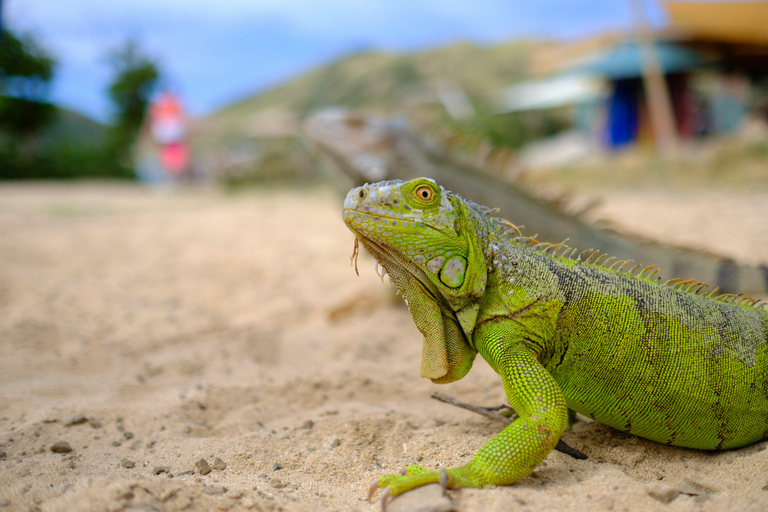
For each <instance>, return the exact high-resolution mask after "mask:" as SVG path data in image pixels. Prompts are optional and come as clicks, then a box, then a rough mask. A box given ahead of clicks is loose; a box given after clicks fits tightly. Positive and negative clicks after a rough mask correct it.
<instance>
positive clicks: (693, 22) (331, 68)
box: [0, 0, 768, 187]
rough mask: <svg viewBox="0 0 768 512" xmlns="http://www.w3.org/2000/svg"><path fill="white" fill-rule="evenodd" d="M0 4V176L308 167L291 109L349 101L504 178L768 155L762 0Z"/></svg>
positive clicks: (255, 175)
mask: <svg viewBox="0 0 768 512" xmlns="http://www.w3.org/2000/svg"><path fill="white" fill-rule="evenodd" d="M0 19H1V20H2V21H1V22H0V23H1V25H0V27H2V40H1V41H0V80H2V81H1V82H0V179H13V180H17V179H41V178H43V179H59V178H65V179H70V178H119V179H127V180H135V179H139V180H141V181H142V182H144V183H147V184H150V185H152V186H155V187H168V186H178V185H180V184H188V183H223V184H225V185H228V186H239V185H244V184H249V183H255V182H262V181H275V180H297V179H302V180H316V179H318V177H319V175H320V174H321V171H320V169H321V167H320V166H318V165H316V160H315V156H316V152H313V151H311V149H312V144H311V142H310V144H308V143H307V136H306V135H307V134H306V130H305V129H303V128H302V127H303V126H304V121H305V120H306V119H307V118H310V119H311V118H312V117H313V116H315V119H320V120H323V119H325V120H326V121H328V119H330V118H329V117H328V116H331V117H333V116H334V115H335V116H337V118H338V116H346V115H349V114H350V113H354V115H355V116H360V117H361V118H363V117H364V118H365V119H368V120H370V119H379V120H382V121H387V122H390V123H391V122H392V120H396V121H395V122H397V123H400V126H407V127H408V129H409V130H412V131H414V132H415V133H417V134H419V135H420V136H423V137H425V138H429V139H431V140H433V141H436V142H437V143H438V144H441V145H442V146H445V147H448V148H450V149H451V151H452V152H453V153H455V154H463V155H465V156H467V157H468V158H470V159H471V160H472V161H473V162H474V163H475V164H477V165H478V166H479V167H481V168H483V169H486V170H490V171H492V172H494V173H496V174H499V175H501V176H504V177H506V178H510V179H515V178H519V177H520V176H521V175H524V174H526V173H527V172H528V171H537V170H538V171H541V173H540V174H538V175H536V174H535V175H534V176H538V177H539V179H540V180H544V181H546V179H545V178H544V176H546V172H547V171H552V170H553V169H559V170H560V171H559V172H556V173H555V174H554V175H553V176H554V177H550V179H553V180H556V181H560V182H562V183H565V184H566V185H567V184H568V182H569V180H570V181H571V182H579V181H581V180H582V179H584V173H587V174H590V173H591V174H594V173H598V174H599V175H600V177H599V180H604V179H612V180H623V181H626V180H641V181H642V180H646V179H656V178H658V175H659V174H661V175H664V176H665V178H664V179H670V178H669V176H668V174H669V173H668V172H666V171H665V170H666V169H669V168H674V169H675V170H676V172H675V173H672V174H674V175H676V176H677V177H678V178H679V177H680V176H687V177H689V178H690V179H693V180H699V179H701V178H702V176H703V177H704V178H706V179H716V180H717V179H720V180H722V179H725V180H730V181H734V180H736V181H738V180H747V181H754V180H760V179H763V178H766V177H768V176H767V174H766V168H768V143H767V142H766V140H768V139H766V128H765V127H766V119H768V31H767V30H766V27H768V2H759V1H754V2H753V1H747V2H730V1H723V2H709V1H707V2H693V1H655V0H627V1H622V2H615V1H610V0H589V1H584V2H578V3H575V2H570V1H567V0H547V1H542V2H503V1H496V0H483V1H481V2H474V3H471V4H469V3H466V2H432V1H427V2H418V3H414V2H400V1H387V2H379V1H374V2H349V1H347V0H333V1H329V2H323V3H317V2H306V1H303V0H291V1H279V2H278V1H271V0H267V1H260V2H243V1H240V0H231V1H227V2H189V1H185V2H180V1H176V0H162V1H155V0H153V1H147V0H142V1H130V2H128V1H122V0H118V1H114V2H109V3H107V4H105V3H101V2H93V1H88V0H73V1H71V2H66V3H61V2H53V1H50V0H24V1H21V0H0ZM329 109H330V110H329ZM318 114H319V118H318V117H317V115H318ZM323 116H325V117H323ZM315 126H316V127H317V125H315ZM323 126H325V125H323ZM669 161H672V162H674V163H673V164H669V163H668V162H669ZM725 161H727V162H728V166H729V168H728V169H727V170H726V169H724V168H723V165H722V163H723V162H725ZM670 165H671V166H672V167H670ZM617 166H618V168H619V169H621V172H618V171H616V169H617ZM601 168H609V169H611V170H610V171H606V173H599V169H601ZM563 169H569V170H571V171H573V170H574V169H582V170H583V172H582V173H581V174H579V173H578V172H577V173H576V174H575V175H574V174H573V173H570V174H569V173H567V172H566V173H563V172H562V170H563ZM653 169H656V170H659V169H662V172H660V173H659V172H656V173H654V172H651V171H652V170H653ZM385 175H386V173H382V174H381V175H380V176H377V175H376V174H375V173H374V175H371V176H370V177H371V178H376V177H378V178H382V177H384V176H385ZM646 175H647V176H646ZM575 176H577V177H578V178H577V177H575ZM534 179H535V178H534ZM571 184H573V183H571Z"/></svg>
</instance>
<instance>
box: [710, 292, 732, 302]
mask: <svg viewBox="0 0 768 512" xmlns="http://www.w3.org/2000/svg"><path fill="white" fill-rule="evenodd" d="M731 297H734V295H733V294H732V293H724V294H722V295H718V296H717V297H715V300H719V301H722V302H728V299H729V298H731Z"/></svg>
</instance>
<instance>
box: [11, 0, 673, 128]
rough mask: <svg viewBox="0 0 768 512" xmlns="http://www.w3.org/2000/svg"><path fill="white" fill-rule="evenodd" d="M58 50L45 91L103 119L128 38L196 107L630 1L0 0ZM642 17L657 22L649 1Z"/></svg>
mask: <svg viewBox="0 0 768 512" xmlns="http://www.w3.org/2000/svg"><path fill="white" fill-rule="evenodd" d="M2 3H3V11H4V12H3V19H4V24H5V25H7V26H10V27H12V28H14V29H16V30H22V31H31V32H32V33H33V34H34V35H35V36H36V37H37V38H38V39H39V41H40V42H41V43H42V44H43V45H44V46H45V47H46V48H47V49H48V50H50V51H51V52H52V53H53V54H54V55H55V56H56V58H57V59H58V61H59V67H58V68H57V76H56V82H55V84H54V88H53V99H54V101H56V102H58V103H60V104H62V105H64V106H67V107H70V108H74V109H76V110H79V111H81V112H84V113H86V114H88V115H91V116H93V117H96V118H98V119H101V120H107V119H109V114H110V111H109V105H108V102H107V99H106V94H105V90H106V87H107V83H108V81H109V67H108V66H107V64H106V60H105V55H106V53H107V51H108V50H109V49H110V48H112V47H114V46H116V45H118V44H119V43H120V42H122V41H124V40H125V39H126V38H128V37H131V38H135V39H137V40H139V41H140V42H141V43H142V45H143V46H144V48H145V50H146V52H147V53H149V54H150V55H152V56H154V57H156V58H157V60H158V61H159V63H160V64H161V67H162V69H163V71H164V72H165V76H166V85H167V86H169V87H170V88H171V89H173V90H175V91H178V92H180V93H181V94H182V97H183V99H184V101H185V103H186V105H187V107H188V108H189V110H190V112H191V113H192V114H193V115H205V114H206V113H209V112H211V111H214V110H216V109H217V108H220V107H222V106H224V105H226V104H228V103H231V102H233V101H236V100H237V99H239V98H243V97H245V96H248V95H250V94H252V93H254V92H257V91H259V90H264V89H266V88H269V87H272V86H274V85H277V84H279V83H280V82H282V81H285V80H287V79H289V78H291V77H292V76H296V75H298V74H301V73H302V72H304V71H306V70H308V69H311V68H313V67H317V66H321V65H322V64H324V63H325V62H328V61H330V60H332V59H334V58H337V57H339V56H341V55H344V54H348V53H351V52H353V51H356V50H360V49H380V50H384V51H398V52H402V51H418V50H423V49H427V48H431V47H435V46H439V45H443V44H447V43H449V42H452V41H456V40H470V41H475V42H478V43H495V42H500V41H504V40H509V39H514V38H519V37H525V36H538V37H554V38H559V39H574V38H579V37H582V36H585V35H590V34H594V33H597V32H600V31H608V30H616V29H626V28H629V27H630V26H631V17H630V4H629V0H526V1H523V0H423V1H418V0H416V1H414V0H368V1H366V0H324V1H310V0H207V1H203V0H102V1H100V0H66V1H62V0H2ZM646 3H647V11H648V14H649V17H650V18H651V20H652V22H653V23H654V24H655V25H660V24H663V13H662V12H661V10H660V9H659V6H658V3H657V2H656V1H655V0H646Z"/></svg>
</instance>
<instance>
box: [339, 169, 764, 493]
mask: <svg viewBox="0 0 768 512" xmlns="http://www.w3.org/2000/svg"><path fill="white" fill-rule="evenodd" d="M490 213H491V210H488V209H487V208H484V207H481V206H478V205H476V204H474V203H472V202H470V201H467V200H465V199H463V198H462V197H459V196H457V195H454V194H451V193H450V192H447V191H446V190H445V189H443V188H442V187H440V186H438V185H437V184H436V183H435V182H434V181H433V180H431V179H427V178H420V179H416V180H412V181H408V182H403V181H399V180H394V181H384V182H380V183H375V184H372V185H365V186H362V187H357V188H354V189H352V190H351V191H350V192H349V194H348V195H347V197H346V199H345V200H344V211H343V218H344V222H345V223H346V224H347V226H348V227H349V228H350V229H351V230H352V232H353V233H354V234H355V236H356V237H357V239H359V240H360V241H361V242H362V244H363V246H364V247H365V248H366V249H367V250H368V252H369V253H371V254H372V255H373V256H374V257H375V258H376V260H377V261H378V262H379V263H380V264H381V265H382V266H383V267H384V269H385V271H386V273H387V274H389V276H390V277H391V279H392V280H393V281H394V283H395V285H396V286H397V289H398V290H399V292H400V293H401V294H402V296H403V297H404V298H405V300H406V303H407V304H408V306H409V309H410V312H411V316H412V317H413V320H414V322H415V323H416V326H417V327H418V328H419V330H420V331H421V333H422V334H423V335H424V346H423V352H422V359H421V376H422V377H426V378H428V379H431V380H432V381H433V382H436V383H448V382H453V381H455V380H458V379H461V378H462V377H464V375H466V374H467V372H468V371H469V370H470V368H471V367H472V362H473V360H474V358H475V356H476V355H477V353H480V355H481V356H482V357H483V358H484V359H485V360H486V361H487V362H488V364H489V365H490V366H491V367H492V368H493V369H494V370H495V371H496V372H497V373H498V374H499V375H500V376H501V378H502V381H503V383H504V391H505V393H506V397H507V399H508V400H509V403H510V404H511V405H512V407H513V408H514V410H515V411H516V412H517V413H518V414H519V418H518V419H516V420H515V421H514V422H512V423H511V424H510V425H508V426H507V427H506V428H504V430H502V431H501V432H500V433H499V434H497V435H496V436H495V437H494V438H493V439H491V440H490V441H489V442H488V443H487V444H486V445H485V446H483V448H482V449H481V450H480V451H479V452H478V453H477V455H475V456H474V458H473V459H472V460H471V461H470V462H469V463H468V464H466V465H464V466H461V467H457V468H451V469H447V470H441V471H439V472H438V471H428V470H426V469H424V468H422V467H421V466H417V465H414V466H410V467H409V468H408V469H407V472H406V474H404V475H393V474H389V475H384V476H382V477H380V478H379V479H378V480H377V481H376V482H375V484H374V487H372V493H373V492H374V491H375V489H376V488H384V489H385V494H384V496H383V498H382V499H383V503H384V504H386V501H387V499H388V498H389V497H391V496H396V495H398V494H401V493H403V492H405V491H408V490H410V489H414V488H416V487H420V486H422V485H426V484H429V483H436V482H441V483H443V485H445V486H447V487H449V488H452V489H456V488H461V487H483V486H486V485H507V484H511V483H513V482H515V481H517V480H520V479H521V478H523V477H525V476H526V475H528V474H530V473H531V472H532V471H533V469H534V468H535V467H536V466H537V465H538V464H539V463H541V461H542V460H544V458H545V457H546V456H547V455H548V454H549V452H550V451H551V450H552V449H553V448H554V447H555V445H556V444H557V442H558V440H559V439H560V436H561V435H562V433H563V431H564V430H565V429H566V428H567V427H568V424H569V410H571V411H576V412H579V413H581V414H583V415H585V416H588V417H590V418H593V419H595V420H596V421H599V422H601V423H604V424H606V425H609V426H611V427H613V428H616V429H619V430H623V431H625V432H629V433H632V434H636V435H638V436H642V437H645V438H647V439H651V440H654V441H658V442H660V443H666V444H671V445H676V446H686V447H690V448H698V449H703V450H724V449H729V448H738V447H740V446H745V445H748V444H751V443H755V442H757V441H759V440H761V439H764V438H766V437H768V313H766V311H764V310H763V309H762V305H761V307H759V308H758V307H756V305H757V302H758V301H756V300H754V299H750V298H747V297H741V296H733V295H720V296H715V294H714V292H712V293H709V294H704V293H700V290H701V289H702V288H703V286H705V285H704V284H703V283H698V282H692V281H680V280H671V281H668V282H666V283H661V282H660V281H659V280H658V279H656V280H655V279H653V277H654V276H653V272H652V268H653V266H651V267H646V268H644V269H642V270H640V271H639V272H638V271H637V270H636V269H637V268H638V267H637V266H636V267H633V269H632V270H629V271H627V272H624V271H622V269H623V268H624V266H625V265H626V262H621V261H616V262H613V263H610V262H611V260H612V259H613V258H608V259H605V255H599V254H598V253H596V252H590V251H585V252H584V253H581V254H579V255H576V250H575V249H572V248H569V247H566V246H565V245H563V244H558V245H550V244H539V243H537V242H536V241H535V240H531V239H526V238H523V237H521V236H520V237H514V232H515V228H514V226H512V225H511V224H510V223H508V222H506V221H503V220H501V219H497V218H494V217H492V216H491V215H490ZM518 234H519V233H518ZM356 243H357V242H356Z"/></svg>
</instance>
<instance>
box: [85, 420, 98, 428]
mask: <svg viewBox="0 0 768 512" xmlns="http://www.w3.org/2000/svg"><path fill="white" fill-rule="evenodd" d="M88 424H89V425H90V426H91V427H92V428H101V422H100V421H99V420H96V419H93V418H91V419H90V420H88Z"/></svg>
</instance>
